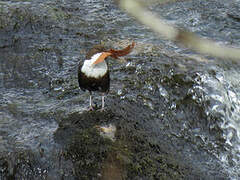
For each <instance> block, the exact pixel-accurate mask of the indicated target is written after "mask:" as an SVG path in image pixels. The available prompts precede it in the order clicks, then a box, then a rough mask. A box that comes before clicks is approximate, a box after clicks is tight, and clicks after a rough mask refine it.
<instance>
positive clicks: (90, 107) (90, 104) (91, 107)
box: [89, 92, 93, 111]
mask: <svg viewBox="0 0 240 180" xmlns="http://www.w3.org/2000/svg"><path fill="white" fill-rule="evenodd" d="M89 93H90V96H89V111H92V110H93V106H92V93H91V92H89Z"/></svg>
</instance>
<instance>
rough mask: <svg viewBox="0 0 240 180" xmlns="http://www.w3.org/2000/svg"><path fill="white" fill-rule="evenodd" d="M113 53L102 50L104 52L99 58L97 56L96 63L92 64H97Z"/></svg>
mask: <svg viewBox="0 0 240 180" xmlns="http://www.w3.org/2000/svg"><path fill="white" fill-rule="evenodd" d="M111 55H112V53H110V52H102V54H101V55H100V56H99V58H97V60H96V61H94V63H93V64H92V65H96V64H98V63H100V62H103V61H104V59H105V58H106V57H108V56H111Z"/></svg>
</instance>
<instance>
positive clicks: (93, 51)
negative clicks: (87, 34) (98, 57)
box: [86, 44, 106, 59]
mask: <svg viewBox="0 0 240 180" xmlns="http://www.w3.org/2000/svg"><path fill="white" fill-rule="evenodd" d="M104 51H106V48H105V47H104V46H103V45H101V44H98V45H95V46H93V47H92V49H90V50H89V51H88V52H87V54H86V59H91V57H92V56H93V55H94V54H97V53H101V52H104Z"/></svg>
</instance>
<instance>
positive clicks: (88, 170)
mask: <svg viewBox="0 0 240 180" xmlns="http://www.w3.org/2000/svg"><path fill="white" fill-rule="evenodd" d="M236 2H237V1H236ZM236 2H235V1H231V3H236ZM193 4H194V5H193ZM197 4H198V5H196V4H195V1H194V2H192V1H186V2H184V1H183V2H176V3H171V4H164V6H163V5H161V6H163V7H164V8H159V9H161V11H162V12H164V11H167V10H168V9H169V8H170V9H171V8H173V9H178V11H174V12H175V13H176V14H177V15H179V14H180V15H181V14H182V16H183V17H184V16H185V15H184V13H182V12H185V11H188V10H189V9H191V8H192V9H193V11H191V12H197V10H198V9H201V8H202V9H205V13H206V14H209V15H211V17H215V15H214V13H216V12H215V11H216V8H214V9H213V10H211V9H208V11H207V10H206V5H204V3H202V2H201V3H200V2H199V3H197ZM209 4H210V5H209ZM182 5H184V6H182ZM207 5H209V6H215V5H217V7H219V6H221V7H222V8H223V9H225V11H224V12H230V11H229V8H230V7H234V8H233V11H231V16H226V19H225V22H226V23H227V22H232V21H234V22H235V23H238V21H237V13H238V11H237V7H238V6H237V5H236V6H233V4H228V3H227V2H225V1H223V3H219V2H218V1H211V3H209V2H208V3H207ZM159 6H160V5H159ZM161 6H160V7H161ZM192 6H193V7H192ZM195 6H199V8H196V7H195ZM157 7H158V6H156V7H155V8H157ZM182 7H185V8H186V9H184V8H182ZM200 7H201V8H200ZM199 11H200V12H197V13H198V14H199V13H200V14H201V10H199ZM169 12H170V11H169ZM171 15H172V16H174V18H176V17H177V15H175V14H174V13H173V14H167V16H166V18H167V19H170V20H171V18H173V17H171ZM180 15H179V16H180ZM182 16H180V17H182ZM197 17H198V19H197ZM197 17H194V18H196V19H193V20H198V21H197V22H199V21H203V19H201V18H203V17H205V16H197ZM200 17H201V18H200ZM220 17H222V18H223V16H220ZM228 18H229V19H228ZM0 20H1V21H0V23H1V24H0V54H1V56H0V64H1V66H0V89H1V93H0V179H233V178H235V179H237V178H239V177H240V174H239V171H238V169H239V166H240V163H239V158H240V156H239V151H238V146H237V144H238V142H239V136H238V133H239V131H238V130H239V129H238V128H237V127H238V119H239V116H238V113H237V112H238V108H239V107H240V106H239V103H238V101H239V99H238V97H239V92H240V91H239V90H240V89H239V88H238V84H239V80H238V79H239V76H238V72H239V64H237V63H235V64H233V63H232V62H226V63H225V62H222V61H221V62H220V63H218V61H216V60H214V59H213V58H208V57H203V56H196V55H193V54H191V53H190V54H189V53H187V54H179V52H181V53H186V52H189V50H185V49H184V50H183V49H180V48H179V47H176V46H174V45H173V44H172V43H169V42H166V41H161V40H159V41H157V40H156V36H155V35H154V34H153V33H150V32H149V30H148V29H146V28H144V27H143V26H141V25H139V24H137V23H135V22H134V20H133V19H131V18H129V17H128V16H127V15H126V14H124V13H123V12H121V11H120V10H119V9H118V8H117V6H116V5H115V4H113V3H112V2H111V1H104V2H103V1H86V2H85V1H84V2H81V1H80V2H78V1H68V2H67V3H66V2H64V1H62V3H59V1H35V2H28V1H1V2H0ZM210 20H211V21H210ZM210 20H209V19H207V20H206V23H207V22H209V21H210V22H211V23H217V22H219V21H218V20H217V21H215V20H214V18H210ZM191 22H193V21H187V20H186V21H184V22H182V23H183V24H184V23H186V24H188V23H191ZM194 22H195V21H194ZM204 22H205V21H204ZM180 24H181V22H180ZM194 27H195V28H196V29H195V30H197V31H196V32H198V30H199V31H200V29H197V28H200V27H201V28H203V29H204V28H205V30H206V31H208V32H210V33H209V34H208V35H207V37H212V36H214V35H215V34H216V31H217V30H216V29H217V28H215V29H214V31H212V30H213V29H211V26H201V23H197V24H195V25H194ZM227 27H228V28H230V29H231V27H232V29H233V31H231V33H232V34H233V37H235V30H236V29H235V28H233V27H237V26H235V25H233V24H231V23H230V25H229V26H227ZM208 28H209V29H208ZM193 31H194V30H193ZM201 32H203V31H201ZM223 37H225V36H224V34H221V33H220V35H219V36H218V37H217V39H220V40H222V41H225V40H227V41H228V39H225V38H223ZM132 40H134V41H135V42H136V43H137V45H136V48H135V49H134V51H133V52H132V54H131V55H129V56H128V57H126V58H125V61H126V62H125V63H122V64H121V63H119V62H114V60H109V62H108V63H109V67H110V70H111V79H112V81H111V90H110V93H109V95H108V96H107V98H106V105H107V107H106V111H104V112H100V111H99V110H96V111H93V112H88V111H86V107H87V106H88V94H87V93H84V92H81V91H80V90H79V89H78V84H77V72H76V71H77V64H78V61H79V60H80V59H83V57H84V55H85V52H86V50H87V49H89V48H90V47H91V46H92V45H94V44H96V43H100V42H101V41H102V43H104V44H105V45H106V46H108V47H114V48H119V49H120V48H121V47H124V46H126V44H128V43H130V42H131V41H132ZM156 42H157V43H158V45H154V44H153V43H156ZM238 42H239V39H238V38H235V39H234V43H236V44H238ZM165 43H166V44H165ZM98 96H99V94H94V102H95V103H96V104H95V106H96V109H98V107H100V104H99V103H100V102H101V101H100V98H99V97H98ZM109 124H111V125H114V126H115V127H116V133H115V139H114V141H112V140H110V139H108V138H104V137H103V136H101V135H100V132H99V128H98V127H99V126H101V125H109ZM233 125H235V126H233Z"/></svg>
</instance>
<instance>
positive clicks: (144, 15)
mask: <svg viewBox="0 0 240 180" xmlns="http://www.w3.org/2000/svg"><path fill="white" fill-rule="evenodd" d="M119 5H120V7H121V8H123V9H125V10H126V11H127V12H128V13H129V14H131V15H132V16H134V17H136V19H137V20H139V21H140V22H141V23H142V24H144V25H147V26H149V27H150V28H151V29H152V30H153V31H155V32H157V33H158V34H160V35H162V36H163V37H165V38H167V39H169V40H172V41H177V42H180V43H182V44H183V45H185V46H187V47H188V48H191V49H193V50H196V51H198V52H200V53H203V54H208V55H211V56H215V57H220V58H225V59H226V58H230V59H232V60H240V49H236V48H231V47H227V46H220V45H219V44H217V43H216V42H214V41H211V40H207V39H202V38H200V37H198V36H197V35H195V34H193V33H191V32H188V31H182V30H178V29H177V28H175V27H173V26H170V25H168V24H167V23H165V22H164V21H163V20H162V19H161V18H160V17H157V16H156V15H154V14H153V13H152V12H150V11H148V10H147V9H146V8H144V7H143V6H142V5H141V4H140V3H139V2H138V1H137V0H119Z"/></svg>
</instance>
